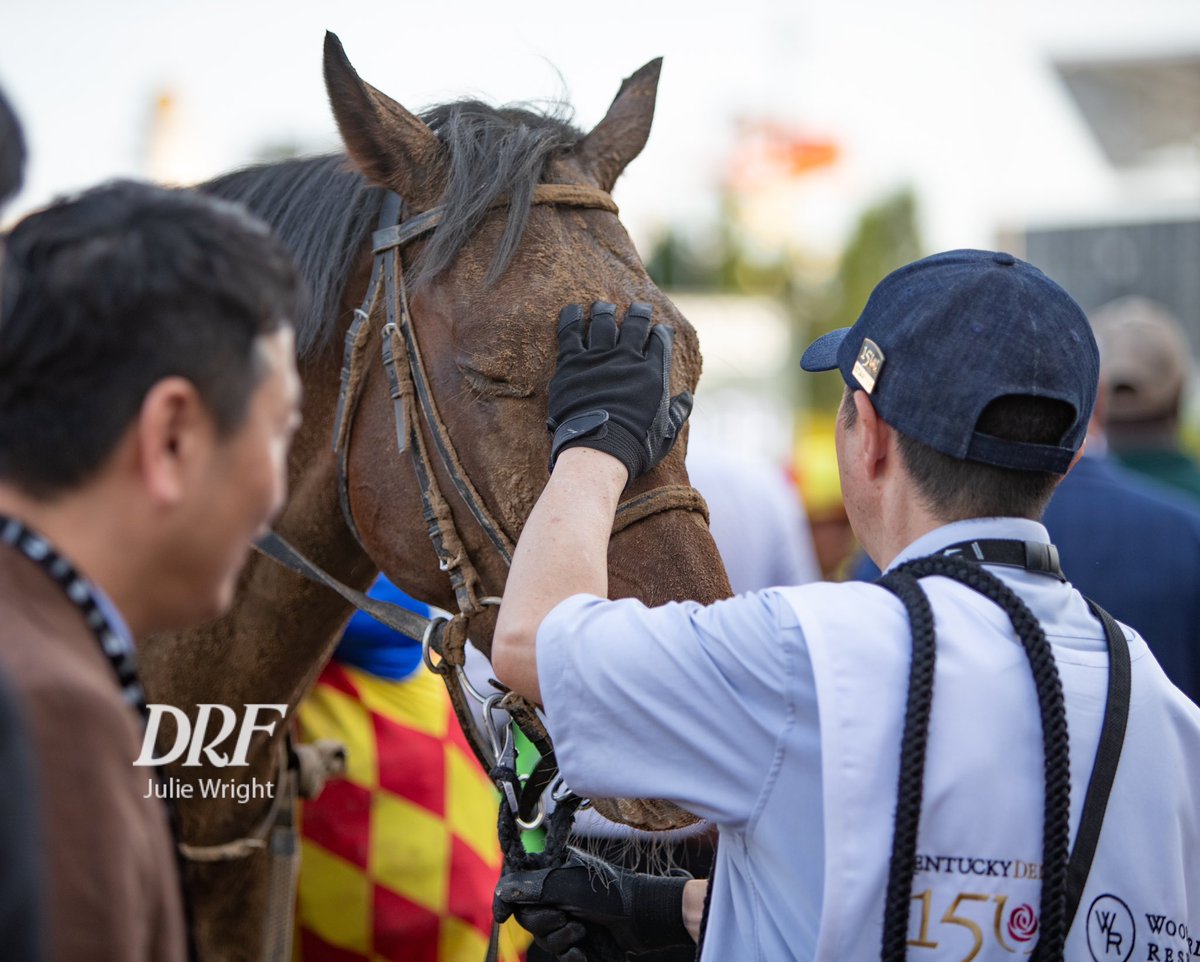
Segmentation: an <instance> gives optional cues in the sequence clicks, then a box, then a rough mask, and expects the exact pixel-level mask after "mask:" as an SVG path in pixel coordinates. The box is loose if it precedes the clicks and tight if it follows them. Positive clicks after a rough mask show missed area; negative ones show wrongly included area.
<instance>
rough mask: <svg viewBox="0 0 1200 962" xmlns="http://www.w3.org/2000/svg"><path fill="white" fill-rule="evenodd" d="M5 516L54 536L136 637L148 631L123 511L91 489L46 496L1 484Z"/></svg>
mask: <svg viewBox="0 0 1200 962" xmlns="http://www.w3.org/2000/svg"><path fill="white" fill-rule="evenodd" d="M0 514H3V515H6V516H8V517H11V518H16V519H17V520H18V521H21V522H23V523H24V524H27V525H29V526H30V527H31V528H33V529H34V530H36V531H37V532H38V533H39V534H41V535H43V536H44V537H46V538H47V539H49V541H50V543H51V544H52V545H54V548H55V549H56V550H57V551H59V552H61V553H62V555H63V556H64V557H65V558H66V559H67V560H68V561H70V562H71V564H72V565H73V566H74V567H75V568H76V570H78V571H79V573H80V574H82V575H83V576H84V577H85V578H87V579H88V580H89V581H91V582H93V583H94V584H95V585H96V586H97V587H99V588H100V590H101V591H103V592H104V594H105V595H107V597H108V599H109V601H111V602H112V604H113V605H114V606H115V607H116V609H117V611H118V612H119V613H120V615H121V617H122V618H123V619H124V620H125V623H126V625H127V626H128V628H129V630H130V632H131V633H132V635H133V637H134V638H135V639H136V638H140V637H142V636H143V635H144V634H145V633H146V630H145V622H146V618H145V614H146V613H145V612H144V611H143V610H142V607H143V606H142V605H140V604H139V603H138V600H137V599H138V598H139V597H145V594H144V591H145V586H144V584H143V581H144V579H143V577H142V574H141V573H140V572H139V571H138V570H137V569H136V564H135V563H133V560H132V559H131V557H130V554H129V552H128V551H125V550H121V548H122V547H125V546H126V545H125V539H124V538H122V537H121V532H120V531H118V530H116V529H115V528H114V524H115V523H116V519H117V517H119V516H122V513H120V512H114V511H113V510H112V508H111V505H106V504H105V503H104V502H103V501H102V499H99V498H96V497H93V496H91V495H90V494H89V493H86V492H85V493H71V494H68V495H63V496H60V497H57V498H53V499H51V500H40V499H37V498H32V497H30V496H29V495H27V494H25V493H24V492H23V491H21V490H20V489H19V488H16V487H14V486H12V485H9V484H0ZM139 585H141V587H142V592H141V593H139V591H138V586H139Z"/></svg>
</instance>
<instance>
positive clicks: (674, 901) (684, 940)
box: [494, 848, 694, 962]
mask: <svg viewBox="0 0 1200 962" xmlns="http://www.w3.org/2000/svg"><path fill="white" fill-rule="evenodd" d="M687 882H688V878H687V877H679V876H675V877H667V878H663V877H660V876H656V875H643V874H641V873H639V872H627V871H624V870H623V869H619V868H617V867H616V866H615V865H611V864H610V863H608V862H605V861H603V860H601V859H598V858H596V857H595V856H593V855H588V854H587V853H585V852H581V851H579V850H578V849H575V848H572V849H571V850H570V855H569V856H568V857H567V861H566V863H565V864H564V865H563V866H562V867H561V868H550V869H538V870H536V871H525V872H509V873H507V874H505V875H503V876H501V878H500V883H499V885H498V886H497V887H496V899H495V906H494V908H495V912H496V918H497V919H499V920H500V921H503V920H504V919H506V918H508V916H509V915H513V914H515V915H516V917H517V921H518V922H520V923H521V925H522V926H524V927H525V928H526V929H527V930H528V931H529V932H530V933H531V934H533V935H534V937H535V939H536V941H537V942H538V944H539V945H541V946H542V948H544V949H546V950H547V951H549V952H551V953H552V954H553V955H554V956H555V957H556V958H558V959H560V960H562V962H576V960H578V962H583V960H585V959H587V960H597V962H624V958H625V953H626V952H629V953H633V954H638V953H641V952H648V951H650V950H652V949H660V948H666V947H668V946H673V945H692V944H694V943H693V942H692V937H691V935H689V934H688V931H687V929H686V928H685V927H684V924H683V887H684V885H686V884H687Z"/></svg>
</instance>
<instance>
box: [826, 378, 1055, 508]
mask: <svg viewBox="0 0 1200 962" xmlns="http://www.w3.org/2000/svg"><path fill="white" fill-rule="evenodd" d="M840 416H841V417H842V418H843V421H844V423H845V425H846V426H847V427H851V426H853V424H854V423H855V421H856V420H857V419H858V411H857V410H856V409H855V407H854V394H853V392H852V391H851V390H849V389H847V390H846V393H845V395H844V396H843V398H842V410H841V414H840ZM1074 419H1075V412H1074V409H1073V408H1072V407H1071V405H1069V404H1067V403H1065V402H1063V401H1056V400H1054V399H1053V398H1040V397H1027V396H1023V395H1016V394H1012V395H1006V396H1004V397H1000V398H997V399H996V400H994V401H992V402H991V403H990V404H989V405H988V406H987V407H986V408H984V409H983V413H982V414H981V415H980V416H979V421H978V423H977V424H976V430H978V431H980V432H982V433H983V434H988V435H991V436H992V437H997V438H1003V439H1004V440H1006V441H1029V442H1033V443H1035V444H1058V443H1060V442H1061V441H1062V438H1063V435H1064V434H1066V432H1067V430H1068V429H1069V428H1070V426H1071V424H1072V423H1073V422H1074ZM896 436H897V438H898V441H897V444H898V446H899V448H900V457H901V458H902V459H903V462H904V467H905V469H906V470H907V471H908V473H909V474H910V475H911V476H912V479H913V481H914V482H915V483H916V486H917V492H918V494H919V496H920V498H921V500H922V502H923V503H924V505H925V507H926V508H928V509H929V510H930V511H931V512H932V513H933V514H934V515H935V516H936V517H937V518H939V519H940V520H942V521H945V522H950V521H962V520H964V519H966V518H1031V519H1033V520H1035V521H1036V520H1038V519H1040V518H1041V516H1042V513H1043V512H1044V511H1045V510H1046V505H1047V503H1049V501H1050V496H1051V495H1052V494H1053V493H1054V488H1055V487H1056V486H1057V485H1058V482H1059V481H1061V480H1062V476H1061V475H1058V474H1054V473H1052V472H1049V471H1017V470H1014V469H1013V468H999V467H995V466H994V465H991V464H983V463H982V462H980V461H965V460H959V459H958V458H952V457H950V456H949V455H948V454H942V452H941V451H937V450H935V449H933V448H931V447H930V446H929V445H927V444H923V443H922V442H920V441H915V440H913V439H912V438H911V437H909V436H908V435H907V434H904V433H902V432H900V431H897V432H896Z"/></svg>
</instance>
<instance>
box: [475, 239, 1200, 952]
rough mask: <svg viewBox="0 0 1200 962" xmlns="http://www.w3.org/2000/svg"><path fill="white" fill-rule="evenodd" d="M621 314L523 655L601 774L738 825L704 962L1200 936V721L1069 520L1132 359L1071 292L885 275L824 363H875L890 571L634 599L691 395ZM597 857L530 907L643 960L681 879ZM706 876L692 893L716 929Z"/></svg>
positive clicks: (567, 382) (557, 469) (848, 486)
mask: <svg viewBox="0 0 1200 962" xmlns="http://www.w3.org/2000/svg"><path fill="white" fill-rule="evenodd" d="M590 321H591V323H590V329H589V330H587V331H586V332H585V327H586V325H585V323H584V318H583V315H582V312H581V311H580V310H579V309H578V308H575V309H567V310H565V311H564V312H563V313H562V314H561V315H560V327H559V330H560V351H559V358H558V366H557V369H556V372H555V375H554V378H553V380H552V382H551V391H550V398H551V401H550V411H549V414H550V418H549V422H548V423H549V425H550V428H551V430H552V431H553V432H554V434H553V438H552V440H551V452H552V473H551V477H550V481H549V483H548V485H547V486H546V488H545V490H544V491H543V493H542V495H541V497H540V499H539V501H538V504H537V506H536V507H535V509H534V511H533V513H532V514H531V516H530V518H529V520H528V522H527V523H526V525H525V528H524V530H523V532H522V535H521V539H520V542H519V544H518V546H517V551H516V554H515V556H514V559H513V566H512V570H511V573H510V575H509V579H508V583H507V586H506V588H505V593H504V601H503V604H502V606H501V609H500V614H499V618H498V622H497V627H496V634H495V638H494V642H493V664H494V666H495V668H496V671H497V674H498V675H499V677H500V679H501V680H502V681H504V682H505V683H506V684H507V685H509V686H510V687H512V688H513V689H515V690H517V691H519V692H520V693H522V694H524V695H526V696H528V697H530V698H533V699H535V700H538V701H540V702H542V703H543V704H544V707H545V710H546V718H547V724H548V727H549V730H550V733H551V735H552V736H553V738H554V742H555V746H556V752H557V756H558V761H559V765H560V769H561V771H562V774H563V776H564V777H565V779H566V781H567V783H568V784H570V785H571V786H572V788H573V789H575V790H576V791H579V792H581V793H584V794H591V795H597V796H617V797H650V798H664V799H668V800H671V801H674V802H676V803H677V804H679V805H680V806H682V807H683V808H684V809H687V810H689V811H691V812H694V813H696V814H697V815H700V816H702V817H705V818H708V819H710V820H711V821H713V822H714V823H716V825H717V826H718V829H719V836H720V843H719V845H718V854H717V862H716V867H715V871H714V875H713V877H712V878H711V879H710V880H709V881H708V911H707V915H708V921H707V925H706V934H705V936H704V940H703V947H702V951H701V958H702V959H737V958H746V957H754V958H760V959H771V960H776V959H811V958H820V959H839V960H841V959H867V958H880V957H882V958H884V959H889V960H890V959H902V958H906V957H910V958H914V959H938V960H941V959H946V960H961V959H975V960H985V959H986V960H990V959H1008V958H1011V957H1013V955H1014V954H1015V955H1028V954H1029V953H1030V952H1031V951H1032V952H1034V953H1035V954H1034V958H1036V959H1042V960H1050V959H1062V958H1067V959H1072V960H1075V959H1080V960H1084V959H1089V958H1093V959H1095V958H1114V959H1115V958H1120V959H1123V960H1124V959H1129V958H1131V953H1132V952H1133V949H1134V945H1135V944H1136V946H1137V951H1138V957H1139V958H1164V959H1165V958H1168V957H1171V958H1178V957H1185V956H1186V954H1187V953H1189V952H1191V951H1194V948H1195V944H1194V942H1193V943H1189V942H1188V941H1187V939H1188V933H1187V926H1188V923H1189V920H1190V923H1191V924H1192V925H1196V920H1197V919H1200V877H1198V875H1197V873H1196V871H1195V866H1194V860H1195V853H1196V851H1197V850H1200V783H1197V780H1196V778H1195V775H1194V772H1195V771H1196V768H1197V765H1198V764H1200V708H1198V707H1197V706H1196V705H1194V704H1192V703H1191V702H1190V701H1189V700H1188V699H1187V698H1186V697H1185V696H1184V695H1183V694H1182V693H1181V692H1180V691H1178V689H1176V688H1175V687H1174V686H1173V685H1171V683H1170V682H1169V681H1168V680H1167V678H1166V676H1165V675H1164V674H1163V672H1162V670H1161V668H1160V667H1159V666H1158V664H1157V662H1156V661H1155V660H1154V657H1153V655H1152V654H1151V653H1150V651H1149V649H1148V648H1147V646H1146V644H1145V642H1144V641H1143V640H1142V638H1141V637H1140V636H1139V635H1138V634H1137V633H1136V632H1135V631H1133V630H1131V629H1129V628H1126V627H1124V626H1121V625H1119V624H1118V623H1116V622H1115V621H1113V620H1112V619H1111V618H1110V617H1109V616H1108V615H1107V614H1106V613H1104V612H1103V611H1101V610H1100V609H1099V608H1097V607H1096V606H1094V605H1091V604H1089V602H1088V601H1087V600H1086V599H1084V598H1083V597H1082V596H1081V595H1080V594H1079V593H1078V592H1077V591H1075V589H1074V588H1073V587H1072V586H1071V585H1070V583H1069V582H1067V581H1066V580H1065V578H1064V576H1063V574H1062V572H1061V570H1060V568H1059V565H1058V563H1057V553H1056V551H1055V549H1054V547H1053V545H1052V544H1051V543H1050V541H1049V538H1048V537H1047V534H1046V530H1045V528H1043V527H1042V525H1041V524H1040V523H1039V522H1038V518H1039V517H1040V515H1041V512H1042V510H1043V508H1044V507H1045V504H1046V501H1047V500H1048V499H1049V497H1050V495H1051V493H1052V492H1053V490H1054V487H1055V485H1056V484H1057V483H1058V481H1059V480H1060V479H1061V478H1062V476H1063V475H1064V474H1065V473H1066V472H1067V471H1068V470H1069V469H1070V467H1071V465H1072V463H1073V462H1074V461H1075V459H1076V458H1078V456H1079V454H1080V450H1081V447H1082V445H1083V443H1084V438H1085V433H1086V429H1087V423H1088V419H1089V416H1090V414H1091V411H1092V405H1093V403H1094V400H1095V396H1096V387H1097V379H1098V375H1099V358H1098V352H1097V348H1096V343H1095V341H1094V339H1093V336H1092V333H1091V328H1090V326H1089V324H1088V321H1087V318H1086V317H1085V316H1084V314H1083V312H1082V311H1081V310H1080V308H1079V307H1078V305H1077V304H1076V303H1075V302H1074V301H1073V300H1072V299H1071V298H1070V296H1069V295H1068V294H1067V293H1066V292H1065V291H1063V290H1062V288H1061V287H1059V286H1058V285H1057V284H1055V283H1054V282H1053V281H1051V280H1050V279H1049V278H1047V277H1046V276H1045V275H1044V274H1042V273H1041V272H1040V271H1038V270H1037V269H1036V268H1034V267H1032V266H1031V265H1029V264H1026V263H1024V262H1022V261H1019V260H1017V259H1016V258H1014V257H1012V256H1011V255H1008V254H1004V253H992V252H986V251H962V250H960V251H949V252H946V253H942V254H937V255H934V256H932V257H928V258H925V259H923V260H920V261H917V262H915V263H913V264H910V265H908V266H906V267H903V268H901V269H900V270H898V271H895V272H893V273H892V274H890V275H888V276H887V277H886V278H884V279H883V281H881V282H880V284H879V285H878V286H877V287H876V288H875V291H874V292H873V293H872V295H871V297H870V299H869V301H868V303H867V305H866V307H865V308H864V310H863V312H862V315H861V316H860V317H859V319H858V320H857V322H856V323H855V324H854V326H853V327H851V328H847V329H843V330H840V331H836V332H833V333H832V334H829V335H826V336H825V337H823V338H821V339H819V340H818V341H817V342H815V343H814V344H813V345H812V346H811V347H810V348H809V349H808V351H807V352H806V353H805V355H804V358H803V361H802V366H803V367H804V368H805V369H806V370H809V371H826V370H837V371H838V372H839V373H840V374H841V377H842V378H843V380H844V382H845V385H846V390H845V395H844V398H843V403H842V408H841V412H840V415H839V419H838V426H837V447H838V462H839V471H840V475H841V481H842V488H843V491H844V494H845V499H846V508H847V512H848V513H849V516H850V520H851V523H852V525H853V527H854V530H855V532H856V534H857V535H858V537H859V539H860V540H861V542H862V543H863V545H864V546H865V548H866V550H867V551H868V553H869V554H870V555H871V556H872V557H873V558H874V559H875V560H876V561H877V562H878V563H879V565H880V567H881V568H882V569H883V570H884V575H883V577H882V578H881V579H880V581H879V582H878V583H877V584H863V583H843V584H830V583H819V584H814V585H805V586H801V587H786V586H785V587H779V588H775V589H768V590H765V591H761V592H752V593H749V594H745V595H741V596H739V597H737V598H733V599H728V600H726V601H720V602H717V603H715V604H712V605H708V606H701V605H698V604H694V603H683V604H668V605H664V606H662V607H658V608H646V607H645V606H643V605H642V604H641V603H639V602H638V601H636V600H633V599H622V600H618V601H609V600H606V598H605V596H606V593H607V569H606V554H607V545H608V539H609V534H610V531H611V525H612V519H613V512H614V510H615V508H616V505H617V503H618V502H619V500H620V499H621V496H622V492H623V490H624V489H625V487H626V485H628V484H629V483H630V482H632V481H633V480H634V479H635V478H636V477H637V476H639V475H640V474H642V473H649V482H643V483H642V485H640V486H639V490H642V489H644V488H645V486H646V484H647V483H652V481H653V473H652V472H653V468H654V465H655V464H656V463H657V460H658V459H659V458H661V457H663V456H664V454H665V453H666V452H667V451H668V450H669V449H670V447H671V443H672V441H673V440H674V438H675V437H676V436H677V434H678V432H679V429H680V427H681V424H682V419H683V417H686V409H687V405H686V404H682V405H681V404H679V403H678V399H672V398H671V397H670V391H669V371H670V351H669V344H670V337H669V334H668V332H665V331H664V330H661V329H659V328H657V327H651V326H650V325H649V321H648V317H647V315H646V312H645V310H644V309H641V308H639V306H638V305H635V306H634V308H632V309H631V312H630V314H629V315H628V316H627V319H626V321H625V323H624V325H623V326H622V328H621V332H620V336H619V337H618V336H617V331H616V330H615V322H614V320H613V314H612V310H611V305H599V306H598V309H597V307H594V308H593V313H592V316H591V319H590ZM585 333H586V338H585ZM647 336H649V341H647ZM664 342H665V343H666V345H668V349H667V350H665V351H664V350H663V349H662V348H661V345H662V344H663V343H664ZM647 344H648V345H649V346H648V347H647ZM606 371H607V372H608V376H603V375H604V373H605V372H606ZM616 372H619V373H620V376H619V377H616V376H613V375H614V374H615V373H616ZM680 415H682V416H683V417H680ZM614 425H615V428H614ZM613 435H616V437H615V439H614V437H613ZM634 455H636V457H635V456H634ZM1131 706H1133V707H1135V708H1136V710H1131ZM714 718H715V719H717V721H716V724H715V726H714V723H713V721H712V719H714ZM598 871H599V870H598V869H596V868H595V867H588V866H575V865H572V864H571V863H568V864H567V865H565V866H562V867H552V868H549V869H542V870H539V871H534V872H510V873H508V874H507V875H506V876H504V877H503V878H502V879H501V882H500V885H499V887H498V890H497V905H498V909H499V914H501V915H503V914H506V913H509V912H513V913H515V914H516V915H517V918H518V919H519V920H521V921H523V922H528V923H529V925H530V927H531V929H532V930H533V931H534V932H535V935H537V936H538V938H539V939H541V940H542V941H543V942H544V943H545V944H547V945H549V946H550V947H551V949H552V950H553V951H555V952H556V953H557V954H558V956H559V958H561V959H564V960H582V959H585V958H589V957H591V958H604V959H609V958H620V957H621V956H620V954H619V953H621V952H623V951H628V950H640V949H642V948H644V947H645V939H644V935H645V930H646V926H645V924H644V921H645V916H646V914H647V913H651V912H653V913H654V914H655V917H656V918H658V919H664V918H665V917H666V915H669V912H668V913H666V914H664V905H665V904H666V903H667V900H666V895H665V894H664V892H663V891H662V890H660V889H657V888H653V887H651V888H648V887H647V886H646V884H645V881H644V878H643V877H640V876H639V877H633V878H630V877H628V876H625V875H621V874H619V873H618V874H616V877H615V878H613V877H609V878H608V879H607V880H606V884H605V885H600V884H597V883H593V884H591V885H588V884H582V883H581V882H580V879H581V878H582V879H587V878H591V877H596V873H597V872H598ZM581 872H584V873H589V872H590V873H592V874H591V875H590V876H588V875H580V873H581ZM703 885H704V883H702V882H698V881H694V882H685V883H684V885H683V886H682V889H681V890H680V892H679V893H678V896H677V897H676V899H675V902H674V906H675V908H676V919H677V920H678V918H680V917H682V919H683V920H684V922H685V923H689V926H690V929H689V930H690V931H692V933H693V934H695V930H696V928H697V926H696V925H695V924H694V923H695V922H696V899H697V895H698V894H700V893H702V890H703ZM589 892H590V893H591V894H589ZM614 893H616V894H615V895H614ZM614 940H615V943H616V950H613V948H612V946H613V942H614ZM1035 946H1036V949H1035V948H1034V947H1035ZM1147 952H1150V953H1152V954H1150V955H1147V954H1146V953H1147ZM573 953H574V954H573ZM1168 953H1170V954H1169V955H1168Z"/></svg>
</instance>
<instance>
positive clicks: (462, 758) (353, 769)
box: [296, 575, 529, 962]
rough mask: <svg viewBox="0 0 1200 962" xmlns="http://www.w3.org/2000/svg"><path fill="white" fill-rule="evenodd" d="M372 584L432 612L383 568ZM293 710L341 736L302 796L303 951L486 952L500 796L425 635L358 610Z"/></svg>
mask: <svg viewBox="0 0 1200 962" xmlns="http://www.w3.org/2000/svg"><path fill="white" fill-rule="evenodd" d="M368 594H369V595H370V596H371V597H372V598H376V599H379V600H381V601H386V602H391V603H393V604H398V605H402V606H404V607H406V608H409V609H410V610H413V611H416V612H417V613H418V614H421V615H425V616H428V615H429V613H430V611H429V606H428V605H425V604H423V603H421V602H418V601H414V600H413V599H412V598H410V597H409V596H408V595H406V594H405V593H404V592H402V591H401V590H400V589H399V588H397V587H396V586H395V585H393V584H392V583H391V582H390V581H388V579H387V578H386V577H384V576H383V575H380V576H379V577H378V579H377V580H376V581H375V583H374V584H373V585H372V586H371V589H370V591H369V592H368ZM467 651H468V672H473V671H474V670H477V669H478V667H479V664H480V662H482V668H483V669H484V670H485V671H487V672H488V673H489V675H490V668H489V666H488V665H487V663H486V661H485V660H483V658H482V656H481V655H479V653H478V652H477V651H476V650H475V649H474V648H473V647H471V646H468V648H467ZM472 656H474V657H472ZM486 677H488V676H484V678H475V679H473V682H474V684H475V685H476V687H477V688H479V689H480V690H485V689H486V681H485V679H486ZM297 717H298V726H299V733H300V740H301V741H305V742H311V741H316V740H318V739H333V740H335V741H339V742H342V743H343V744H344V745H345V746H346V749H347V767H346V772H345V774H344V775H343V776H341V777H339V778H334V779H331V780H330V781H329V782H327V783H326V785H325V788H324V789H323V791H322V792H321V794H320V795H319V796H318V797H317V798H316V799H315V800H313V801H307V802H305V803H304V805H303V809H302V815H301V823H300V825H301V836H302V839H303V841H302V848H301V861H300V880H299V893H298V898H297V902H296V924H297V929H298V931H297V938H296V946H297V951H296V960H297V962H354V960H361V962H370V960H372V959H376V958H380V957H386V958H388V959H391V960H394V962H458V960H460V959H482V958H483V956H484V954H485V952H486V951H487V943H488V936H489V934H490V932H491V927H492V890H493V889H494V888H495V885H496V880H497V879H498V878H499V876H500V866H501V854H500V843H499V842H498V840H497V838H496V808H497V805H498V804H499V795H498V793H497V792H496V789H495V787H494V786H493V785H492V782H491V779H490V778H489V777H488V776H487V774H486V773H485V772H484V771H483V770H482V769H481V768H480V767H479V763H478V762H477V761H476V760H475V756H474V754H473V753H472V752H471V749H470V747H469V746H468V745H467V742H466V738H465V736H464V735H463V732H462V729H461V728H460V727H459V724H458V719H457V718H456V717H455V714H454V709H453V708H452V707H451V704H450V697H449V695H448V694H447V693H446V686H445V684H444V683H443V681H442V679H441V678H439V677H438V676H437V675H435V674H433V673H432V672H431V671H429V670H428V669H427V668H426V667H425V664H424V662H423V661H422V658H421V643H420V641H419V640H417V639H413V638H409V637H407V636H405V635H402V634H400V633H399V632H398V631H396V630H394V629H392V628H389V627H387V626H386V625H383V624H381V623H380V622H378V621H376V620H375V619H374V618H372V617H371V616H370V615H368V614H366V613H365V612H362V611H358V612H355V614H354V616H353V617H352V618H351V619H350V623H349V624H348V625H347V626H346V631H345V634H344V635H343V636H342V640H341V642H340V643H339V644H338V647H337V649H336V650H335V651H334V654H333V658H332V659H331V660H330V662H329V664H328V665H326V666H325V669H324V670H323V671H322V672H321V676H320V678H318V680H317V684H316V686H315V687H314V688H313V690H312V691H311V692H310V693H309V695H308V696H307V697H306V698H305V700H304V701H303V702H301V704H300V709H299V712H298V716H297ZM502 932H503V938H502V940H501V943H500V955H499V959H500V960H501V962H515V960H516V959H517V957H518V950H519V949H520V948H523V947H524V946H525V945H527V944H528V942H529V937H528V935H525V934H524V933H522V932H521V930H520V929H519V928H518V927H517V925H516V923H515V922H509V923H507V924H506V925H505V926H504V928H503V930H502Z"/></svg>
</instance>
